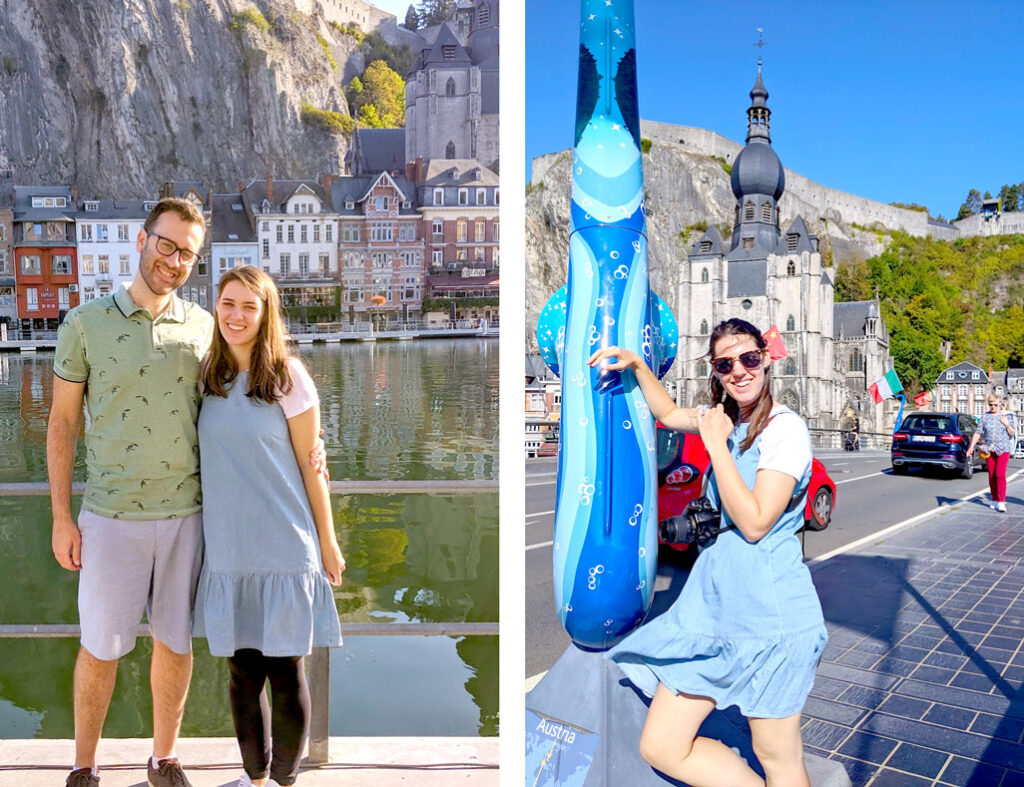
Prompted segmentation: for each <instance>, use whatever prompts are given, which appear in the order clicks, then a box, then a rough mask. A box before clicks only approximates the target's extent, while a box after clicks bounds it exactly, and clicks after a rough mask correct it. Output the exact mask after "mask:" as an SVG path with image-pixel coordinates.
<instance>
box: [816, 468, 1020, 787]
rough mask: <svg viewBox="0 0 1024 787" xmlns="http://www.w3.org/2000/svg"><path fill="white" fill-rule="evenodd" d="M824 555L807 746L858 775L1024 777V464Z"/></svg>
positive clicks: (946, 779) (892, 780)
mask: <svg viewBox="0 0 1024 787" xmlns="http://www.w3.org/2000/svg"><path fill="white" fill-rule="evenodd" d="M1007 501H1008V507H1009V511H1008V512H1007V513H1005V514H1002V513H997V512H996V511H993V510H991V509H990V508H989V507H988V502H989V501H988V495H987V493H986V494H985V495H984V496H979V497H974V498H973V499H970V500H967V501H965V502H962V503H954V504H953V505H952V506H951V507H944V509H945V510H944V511H943V512H942V513H938V514H936V515H934V516H931V517H929V518H927V519H925V520H923V521H921V522H919V523H917V524H914V525H911V526H908V527H907V528H905V529H903V530H899V531H897V532H895V533H892V534H890V535H887V536H880V537H879V539H878V540H877V541H873V542H871V543H868V544H865V545H862V546H860V547H859V548H857V549H854V550H852V551H850V552H846V553H844V554H841V555H837V556H835V557H832V558H829V559H827V560H824V561H821V562H818V563H815V564H814V565H812V567H811V570H812V574H813V577H814V582H815V584H816V585H817V587H818V592H819V594H820V596H821V602H822V607H823V609H824V612H825V619H826V623H827V625H828V628H829V632H830V635H829V644H828V647H827V649H826V650H825V654H824V657H823V659H822V661H821V664H820V666H819V668H818V675H817V679H816V681H815V685H814V690H813V691H812V692H811V697H810V698H809V699H808V701H807V704H806V706H805V707H804V716H805V721H804V726H803V736H804V743H805V746H806V749H807V751H809V752H811V753H813V754H817V755H819V756H822V757H827V758H831V759H835V760H838V761H840V762H841V763H842V764H843V765H844V766H845V767H846V770H847V772H848V773H849V775H850V779H851V781H852V782H853V784H854V785H856V786H860V785H871V786H872V787H883V785H893V786H894V787H917V786H918V785H921V786H922V787H923V786H924V785H957V786H960V785H985V787H1009V786H1010V785H1024V742H1022V737H1024V691H1022V685H1024V644H1022V640H1024V478H1022V479H1017V480H1015V481H1013V482H1011V484H1010V487H1009V490H1008V495H1007Z"/></svg>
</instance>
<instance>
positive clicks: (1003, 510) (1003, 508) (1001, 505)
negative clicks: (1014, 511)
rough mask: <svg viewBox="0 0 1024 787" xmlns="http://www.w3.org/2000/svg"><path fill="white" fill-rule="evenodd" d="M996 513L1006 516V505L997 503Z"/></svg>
mask: <svg viewBox="0 0 1024 787" xmlns="http://www.w3.org/2000/svg"><path fill="white" fill-rule="evenodd" d="M996 511H1002V512H1003V513H1004V514H1005V513H1006V503H1004V502H1002V501H1000V502H998V503H996Z"/></svg>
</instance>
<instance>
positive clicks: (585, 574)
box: [537, 0, 678, 650]
mask: <svg viewBox="0 0 1024 787" xmlns="http://www.w3.org/2000/svg"><path fill="white" fill-rule="evenodd" d="M572 166H573V171H572V205H571V223H570V235H569V273H568V284H567V285H566V286H565V287H563V288H562V289H560V290H559V291H558V292H556V293H555V295H554V296H553V297H552V298H551V300H550V301H548V303H547V304H546V306H545V307H544V309H543V310H542V311H541V314H540V317H539V319H538V327H537V341H538V345H539V347H540V350H541V355H542V357H543V358H544V360H545V362H546V363H547V364H548V366H550V367H551V369H552V371H553V372H554V373H555V374H557V375H558V376H559V377H560V378H561V383H562V411H561V418H560V425H559V448H558V482H557V491H556V504H555V532H554V544H553V556H554V566H553V568H554V587H555V603H556V605H557V607H558V615H559V618H560V619H561V622H562V625H563V626H564V627H565V630H566V632H567V633H568V634H569V636H570V637H571V638H572V640H573V642H574V643H575V644H576V645H578V646H579V647H581V648H584V649H588V650H604V649H607V648H609V647H611V646H612V645H614V644H615V643H616V642H618V641H619V640H620V639H622V638H623V637H624V636H625V635H626V634H628V633H629V632H630V631H632V630H633V629H634V628H636V627H637V626H638V625H639V624H640V623H641V622H642V620H643V618H644V615H645V614H646V612H647V609H648V608H649V606H650V602H651V598H652V596H653V592H654V587H653V586H654V579H655V575H656V571H657V551H658V534H657V529H658V521H657V514H658V504H657V461H656V451H657V441H656V436H655V425H654V420H653V418H652V417H651V412H650V410H649V409H648V407H647V404H646V402H645V401H644V397H643V395H642V393H641V391H640V389H639V387H638V386H637V383H636V379H635V377H634V376H633V374H632V373H626V374H620V373H619V372H609V371H607V370H601V369H592V368H591V367H589V366H588V365H587V359H588V358H589V357H590V356H591V355H592V354H593V353H594V352H595V351H596V350H598V349H600V348H602V347H607V346H612V345H618V346H620V347H624V348H627V349H630V350H633V351H634V352H636V353H637V354H638V355H640V356H641V357H642V358H643V359H644V361H645V362H646V363H647V364H648V365H649V366H650V367H651V368H652V369H653V370H655V372H656V373H657V374H658V376H659V377H660V376H662V375H664V373H665V372H667V371H668V368H669V367H670V366H671V365H672V361H673V359H674V356H675V349H676V346H677V344H678V333H677V329H676V325H675V320H674V319H673V317H672V315H671V313H670V312H669V310H668V308H667V307H666V306H665V304H664V303H663V302H662V301H661V299H659V298H658V297H657V296H655V295H653V294H652V293H651V291H650V287H649V283H648V266H647V237H646V234H645V231H646V214H645V207H644V179H643V169H642V153H641V142H640V116H639V111H638V107H637V83H636V33H635V28H634V19H633V0H581V3H580V61H579V83H578V87H577V94H576V135H575V151H574V155H573V164H572Z"/></svg>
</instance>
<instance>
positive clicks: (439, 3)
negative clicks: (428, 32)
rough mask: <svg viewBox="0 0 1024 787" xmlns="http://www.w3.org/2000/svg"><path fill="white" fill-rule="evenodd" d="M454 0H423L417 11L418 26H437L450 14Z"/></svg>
mask: <svg viewBox="0 0 1024 787" xmlns="http://www.w3.org/2000/svg"><path fill="white" fill-rule="evenodd" d="M454 5H455V0H423V2H421V3H420V6H419V8H418V9H417V11H418V13H419V18H420V24H421V25H423V26H424V27H430V26H431V25H439V24H441V23H442V22H443V21H445V20H446V19H447V18H448V16H449V15H450V14H451V11H452V7H453V6H454Z"/></svg>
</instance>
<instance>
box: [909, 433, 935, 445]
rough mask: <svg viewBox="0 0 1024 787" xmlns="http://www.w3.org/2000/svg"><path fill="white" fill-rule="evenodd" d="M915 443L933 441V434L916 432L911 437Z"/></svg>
mask: <svg viewBox="0 0 1024 787" xmlns="http://www.w3.org/2000/svg"><path fill="white" fill-rule="evenodd" d="M912 439H913V441H914V442H915V443H934V442H935V435H931V434H916V435H914V437H913V438H912Z"/></svg>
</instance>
